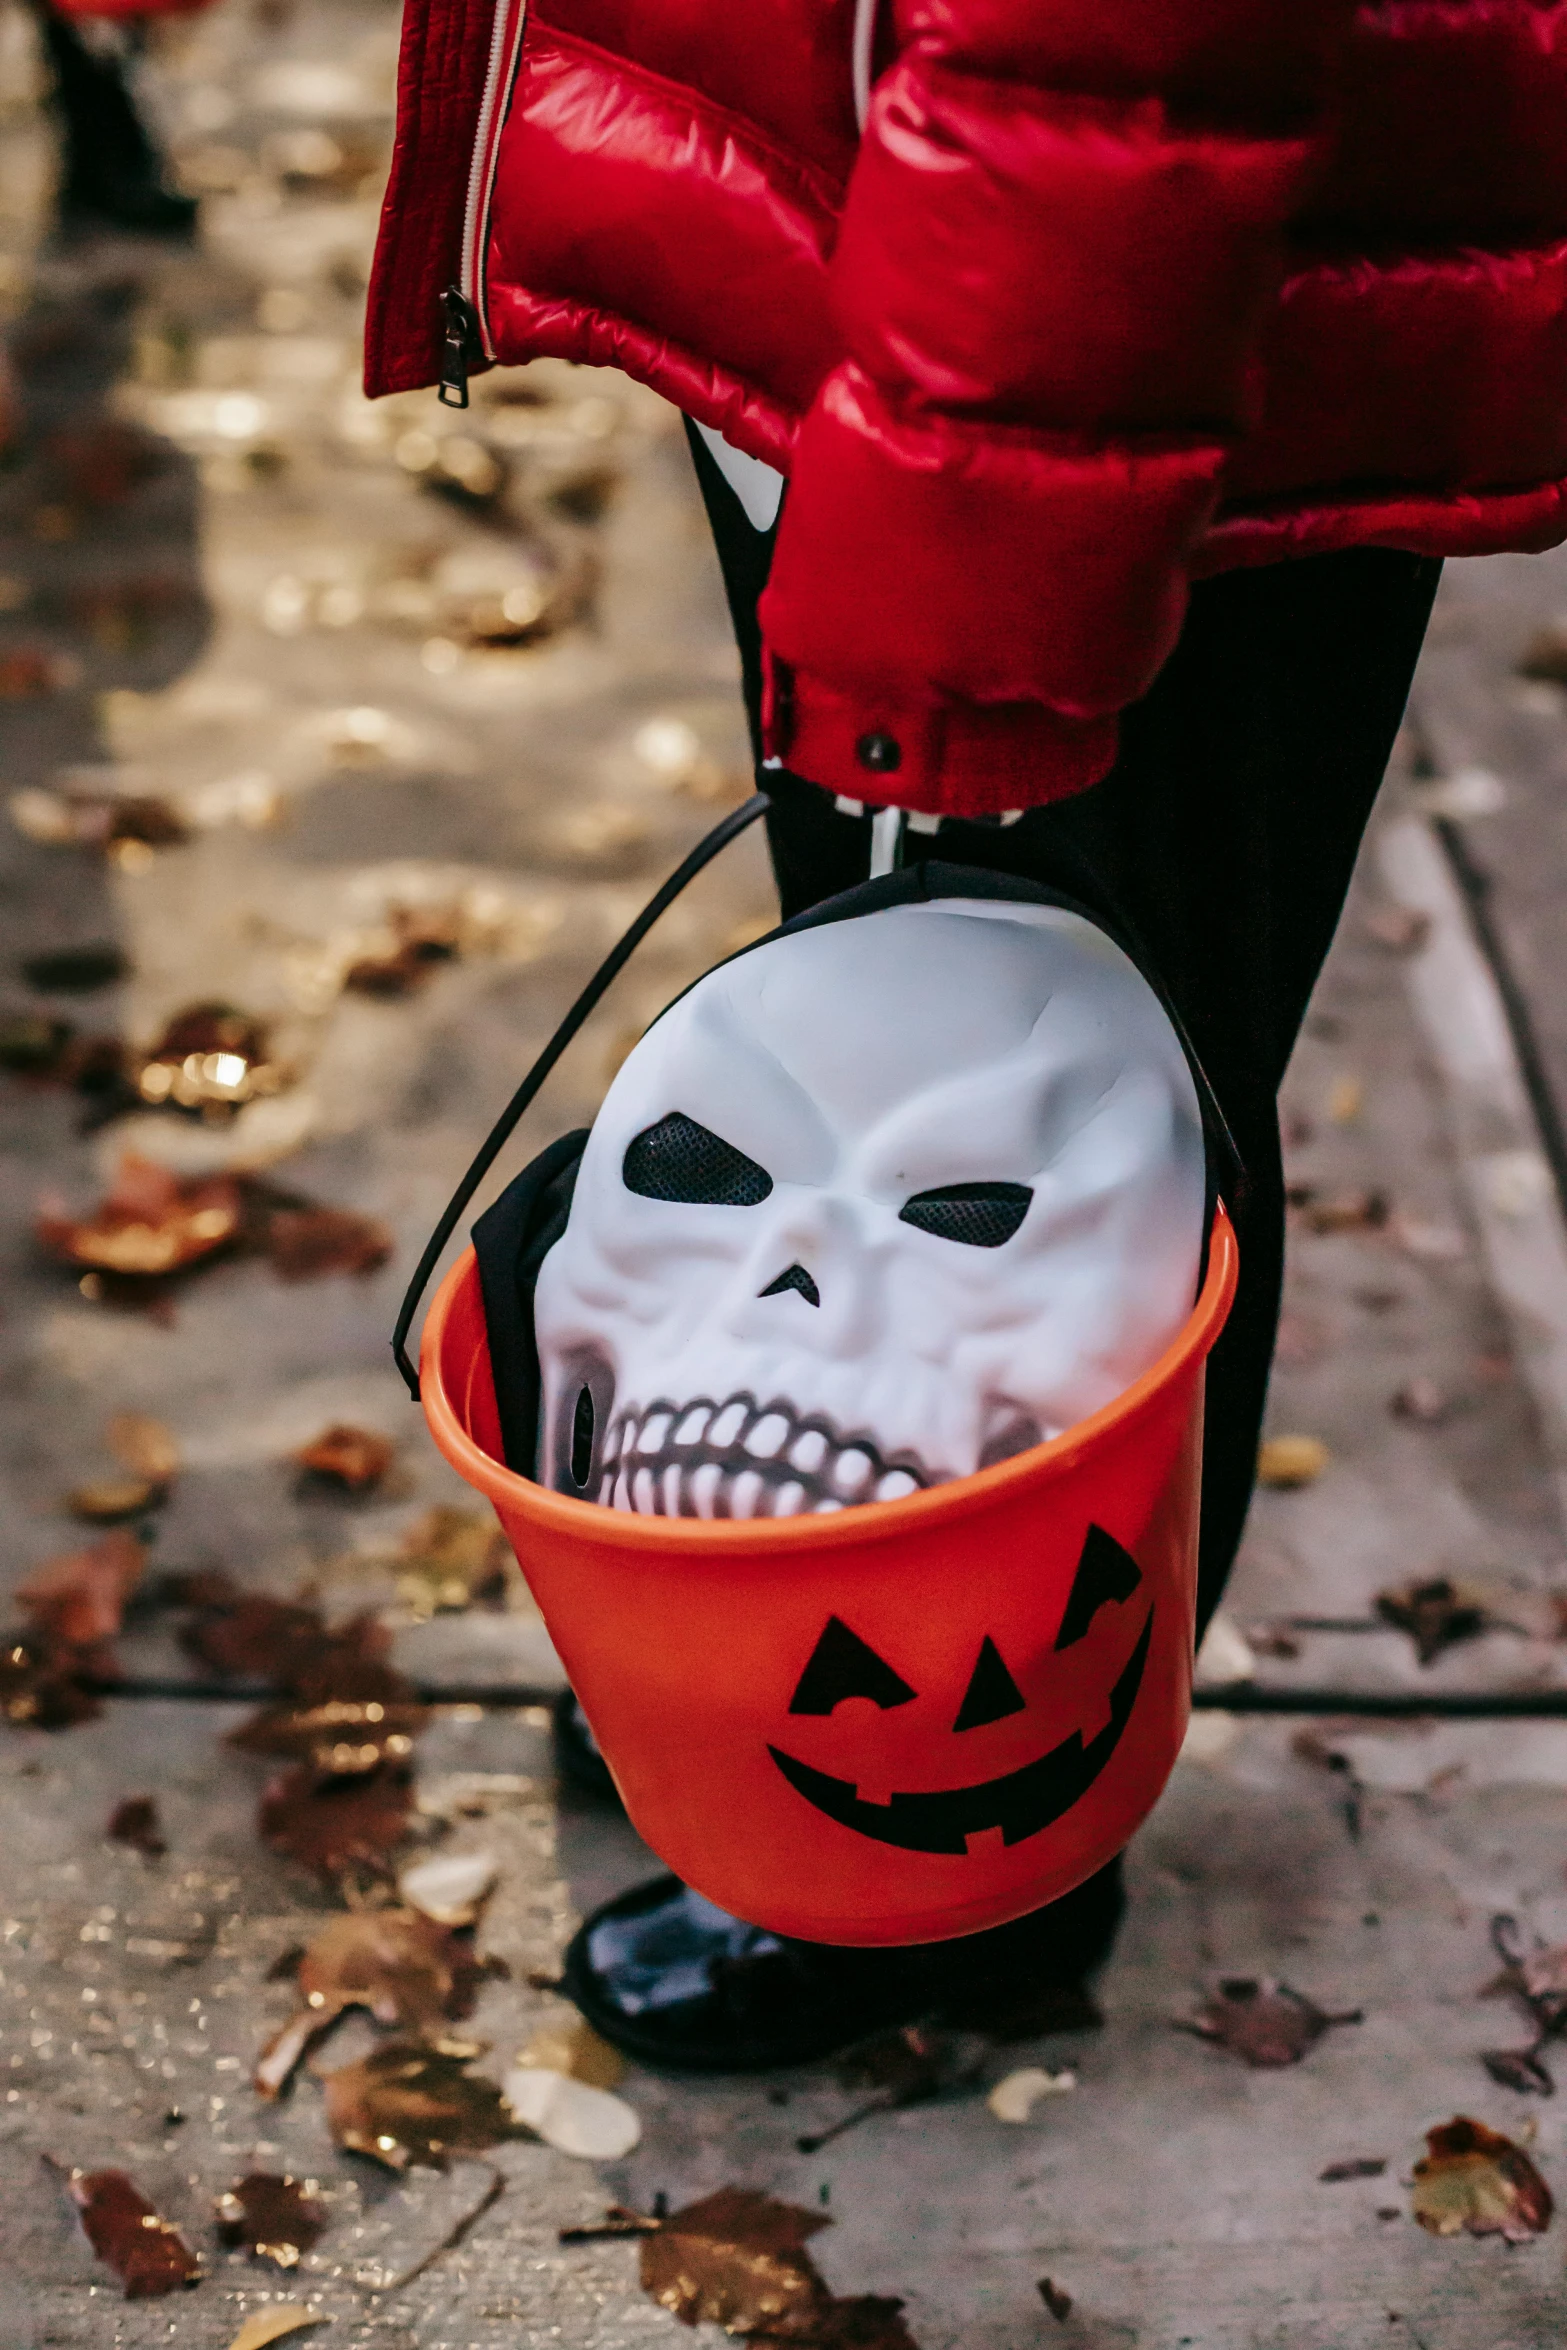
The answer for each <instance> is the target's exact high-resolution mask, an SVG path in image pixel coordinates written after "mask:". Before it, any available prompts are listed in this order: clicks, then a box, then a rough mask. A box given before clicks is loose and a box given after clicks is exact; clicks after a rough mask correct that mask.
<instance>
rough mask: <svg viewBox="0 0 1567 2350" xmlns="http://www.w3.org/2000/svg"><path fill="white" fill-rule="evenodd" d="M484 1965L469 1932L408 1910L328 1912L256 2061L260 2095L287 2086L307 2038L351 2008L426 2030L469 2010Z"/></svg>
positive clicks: (270, 2094)
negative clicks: (296, 2003) (290, 2006)
mask: <svg viewBox="0 0 1567 2350" xmlns="http://www.w3.org/2000/svg"><path fill="white" fill-rule="evenodd" d="M488 1971H489V1970H488V1969H487V1968H486V1967H485V1965H484V1963H483V1962H482V1961H481V1960H479V1959H477V1958H476V1957H475V1956H474V1951H473V1944H472V1942H471V1941H470V1940H469V1939H468V1938H467V1936H465V1935H462V1934H458V1933H455V1932H453V1930H452V1929H451V1928H450V1927H448V1926H438V1925H436V1924H435V1923H434V1922H433V1921H432V1920H431V1919H429V1918H426V1917H421V1916H420V1914H419V1912H418V1911H417V1910H411V1909H366V1910H356V1911H352V1912H350V1914H349V1915H348V1916H347V1917H339V1918H333V1919H332V1920H331V1922H330V1924H328V1925H327V1926H325V1927H324V1928H323V1929H322V1931H321V1932H320V1933H319V1934H318V1935H317V1936H316V1939H315V1940H314V1942H312V1943H311V1945H310V1948H309V1949H308V1950H307V1951H306V1952H305V1955H304V1957H303V1958H302V1959H301V1961H300V1964H299V1970H298V1975H297V1981H298V1985H299V1993H300V1999H301V2002H302V2005H301V2007H300V2009H299V2011H298V2012H297V2013H296V2014H295V2015H294V2016H292V2017H290V2019H289V2021H288V2022H287V2023H286V2024H285V2025H284V2026H283V2028H282V2030H281V2031H280V2032H277V2033H274V2035H273V2037H272V2039H271V2040H270V2041H269V2042H268V2043H267V2046H266V2047H265V2048H264V2049H263V2050H262V2052H261V2056H260V2059H259V2060H258V2062H257V2066H256V2081H255V2085H256V2087H257V2089H258V2090H259V2091H260V2093H261V2095H262V2096H264V2097H275V2096H277V2095H278V2094H279V2092H280V2091H281V2090H282V2089H283V2087H284V2086H285V2084H286V2082H287V2080H288V2077H289V2075H290V2074H291V2073H292V2071H293V2069H294V2067H295V2065H296V2064H297V2063H298V2062H299V2060H300V2058H301V2057H302V2056H303V2055H304V2053H305V2050H306V2048H307V2047H308V2046H309V2044H310V2042H311V2041H312V2040H314V2039H316V2038H317V2037H318V2036H319V2035H320V2034H321V2033H322V2032H324V2031H326V2030H327V2029H328V2027H329V2026H330V2025H332V2024H334V2023H335V2022H336V2021H337V2018H338V2017H339V2016H340V2015H342V2014H343V2013H344V2012H345V2011H346V2010H347V2009H348V2008H350V2007H364V2008H368V2009H369V2011H370V2013H371V2015H373V2016H374V2018H375V2020H376V2022H377V2023H378V2024H387V2025H392V2026H396V2027H398V2028H400V2029H401V2030H404V2031H412V2032H427V2031H430V2030H432V2029H433V2028H434V2027H435V2026H436V2025H437V2024H439V2023H441V2022H443V2021H444V2022H453V2023H455V2022H457V2021H458V2020H459V2019H460V2018H462V2017H463V2016H466V2015H471V2014H472V2012H473V2004H474V2000H475V1998H476V1996H477V1994H478V1987H479V1985H480V1983H481V1982H482V1981H483V1980H484V1977H485V1975H486V1973H487V1972H488Z"/></svg>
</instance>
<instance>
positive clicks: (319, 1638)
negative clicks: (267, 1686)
mask: <svg viewBox="0 0 1567 2350" xmlns="http://www.w3.org/2000/svg"><path fill="white" fill-rule="evenodd" d="M171 1597H172V1598H173V1600H174V1604H175V1605H176V1606H178V1605H186V1606H191V1607H194V1608H195V1610H196V1613H195V1615H194V1616H193V1617H192V1619H191V1621H190V1622H189V1623H188V1624H187V1625H186V1627H185V1629H184V1631H183V1632H182V1633H181V1635H180V1639H181V1644H182V1645H183V1646H184V1647H185V1648H186V1649H187V1650H188V1651H189V1653H190V1654H191V1655H192V1656H194V1657H196V1658H198V1659H199V1660H200V1662H201V1663H202V1664H205V1665H210V1666H211V1667H212V1668H213V1670H214V1671H215V1672H219V1673H235V1674H242V1675H244V1676H245V1677H246V1678H247V1679H251V1678H253V1679H256V1680H260V1681H276V1682H277V1683H278V1684H279V1685H280V1686H281V1687H282V1688H285V1689H295V1688H298V1687H299V1685H300V1684H301V1682H302V1681H303V1680H305V1679H306V1678H307V1677H309V1676H311V1675H314V1674H317V1673H320V1672H324V1671H328V1670H330V1669H332V1668H334V1667H336V1666H338V1665H342V1666H344V1667H346V1666H347V1665H349V1664H350V1663H353V1664H358V1663H363V1662H369V1661H372V1660H377V1661H378V1660H379V1659H380V1658H381V1657H383V1656H384V1655H385V1654H386V1651H387V1650H388V1648H389V1647H390V1646H391V1638H392V1636H391V1634H390V1633H389V1632H388V1631H386V1629H385V1628H384V1627H383V1626H382V1625H380V1624H378V1623H377V1622H376V1621H375V1619H374V1618H373V1617H372V1616H356V1617H355V1618H354V1619H353V1620H352V1622H350V1623H347V1624H341V1625H339V1626H338V1627H337V1628H336V1630H332V1631H329V1630H328V1628H327V1625H326V1622H325V1620H324V1618H323V1617H322V1615H321V1613H320V1611H319V1610H318V1609H316V1608H313V1607H302V1606H300V1605H298V1604H297V1602H295V1601H293V1600H286V1599H269V1598H265V1597H256V1596H247V1595H246V1594H245V1593H243V1592H241V1591H239V1590H238V1589H236V1588H235V1586H233V1585H232V1584H229V1583H228V1582H227V1581H226V1579H225V1578H222V1577H217V1578H212V1579H203V1581H202V1582H201V1584H200V1585H198V1586H196V1587H195V1588H192V1587H191V1585H190V1584H189V1583H187V1585H186V1587H185V1590H184V1593H183V1594H181V1593H180V1592H175V1593H172V1594H171Z"/></svg>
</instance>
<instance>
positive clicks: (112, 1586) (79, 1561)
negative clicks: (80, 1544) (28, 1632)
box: [16, 1528, 147, 1649]
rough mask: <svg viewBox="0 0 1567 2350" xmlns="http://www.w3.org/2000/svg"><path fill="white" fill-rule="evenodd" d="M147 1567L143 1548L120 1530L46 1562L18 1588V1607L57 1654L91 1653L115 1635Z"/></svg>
mask: <svg viewBox="0 0 1567 2350" xmlns="http://www.w3.org/2000/svg"><path fill="white" fill-rule="evenodd" d="M146 1563H147V1551H146V1546H145V1544H143V1543H140V1542H138V1541H137V1539H136V1537H135V1535H134V1534H127V1533H126V1532H125V1531H124V1529H123V1528H120V1529H117V1530H116V1531H115V1532H114V1533H112V1534H104V1535H101V1536H100V1537H99V1539H98V1540H97V1541H96V1542H91V1543H89V1544H88V1545H87V1547H86V1549H85V1550H71V1551H66V1552H65V1553H63V1555H62V1556H61V1557H59V1558H52V1559H45V1561H44V1562H43V1564H42V1566H39V1567H35V1568H34V1570H33V1572H32V1574H31V1575H29V1576H28V1578H27V1580H26V1582H25V1583H22V1584H19V1585H18V1587H17V1592H16V1601H17V1605H18V1606H19V1607H20V1608H21V1610H22V1612H23V1614H24V1615H26V1616H27V1618H28V1619H29V1621H30V1622H31V1623H32V1624H33V1625H34V1626H35V1627H36V1628H37V1630H38V1631H39V1632H40V1633H41V1634H42V1635H43V1637H44V1638H45V1640H47V1641H49V1642H50V1643H52V1644H53V1645H54V1646H55V1647H56V1648H78V1649H81V1648H95V1647H97V1646H98V1645H99V1644H100V1643H101V1642H103V1641H107V1640H112V1639H113V1638H114V1636H115V1634H116V1633H117V1632H118V1631H119V1629H120V1625H121V1621H122V1619H123V1617H124V1614H125V1603H126V1601H127V1600H128V1599H129V1597H130V1595H131V1593H132V1592H133V1591H134V1590H135V1588H136V1586H137V1584H138V1583H139V1582H140V1581H141V1578H142V1572H143V1569H144V1568H145V1566H146Z"/></svg>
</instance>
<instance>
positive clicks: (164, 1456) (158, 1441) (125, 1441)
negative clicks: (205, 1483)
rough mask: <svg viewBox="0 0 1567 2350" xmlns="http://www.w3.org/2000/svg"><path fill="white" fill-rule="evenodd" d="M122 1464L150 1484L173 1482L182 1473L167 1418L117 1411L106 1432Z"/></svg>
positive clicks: (109, 1443) (112, 1448)
mask: <svg viewBox="0 0 1567 2350" xmlns="http://www.w3.org/2000/svg"><path fill="white" fill-rule="evenodd" d="M104 1434H105V1438H106V1441H107V1443H108V1447H109V1450H110V1451H111V1452H112V1453H113V1455H114V1457H115V1459H116V1460H117V1461H119V1462H120V1463H121V1464H122V1466H123V1467H125V1468H127V1469H129V1470H130V1472H131V1474H132V1475H133V1476H136V1477H145V1478H146V1480H147V1482H148V1483H149V1484H150V1485H170V1484H172V1483H173V1481H174V1479H175V1478H176V1477H177V1476H178V1474H179V1466H180V1448H179V1444H178V1442H177V1440H176V1438H175V1434H174V1431H173V1429H172V1428H171V1427H170V1426H169V1425H168V1423H167V1421H164V1420H154V1419H152V1418H151V1417H150V1416H149V1415H148V1414H147V1413H146V1412H116V1413H115V1415H114V1417H113V1419H112V1420H111V1421H110V1422H109V1425H108V1427H107V1429H106V1430H105V1432H104Z"/></svg>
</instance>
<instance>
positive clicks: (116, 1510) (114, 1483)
mask: <svg viewBox="0 0 1567 2350" xmlns="http://www.w3.org/2000/svg"><path fill="white" fill-rule="evenodd" d="M164 1490H165V1489H164V1488H163V1487H162V1486H161V1485H151V1484H149V1483H148V1481H147V1479H146V1478H145V1477H98V1478H95V1479H94V1480H93V1481H92V1482H91V1483H90V1484H87V1485H76V1486H73V1487H72V1489H71V1491H70V1492H69V1493H68V1494H67V1495H66V1497H65V1506H66V1508H67V1509H68V1510H69V1511H70V1513H71V1515H72V1517H73V1518H85V1519H86V1521H87V1523H88V1524H89V1525H90V1526H115V1525H120V1524H123V1522H124V1521H125V1520H126V1519H127V1518H140V1517H143V1516H145V1514H146V1512H147V1511H148V1510H151V1509H156V1508H157V1506H158V1504H159V1502H161V1501H162V1500H163V1498H164Z"/></svg>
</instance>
